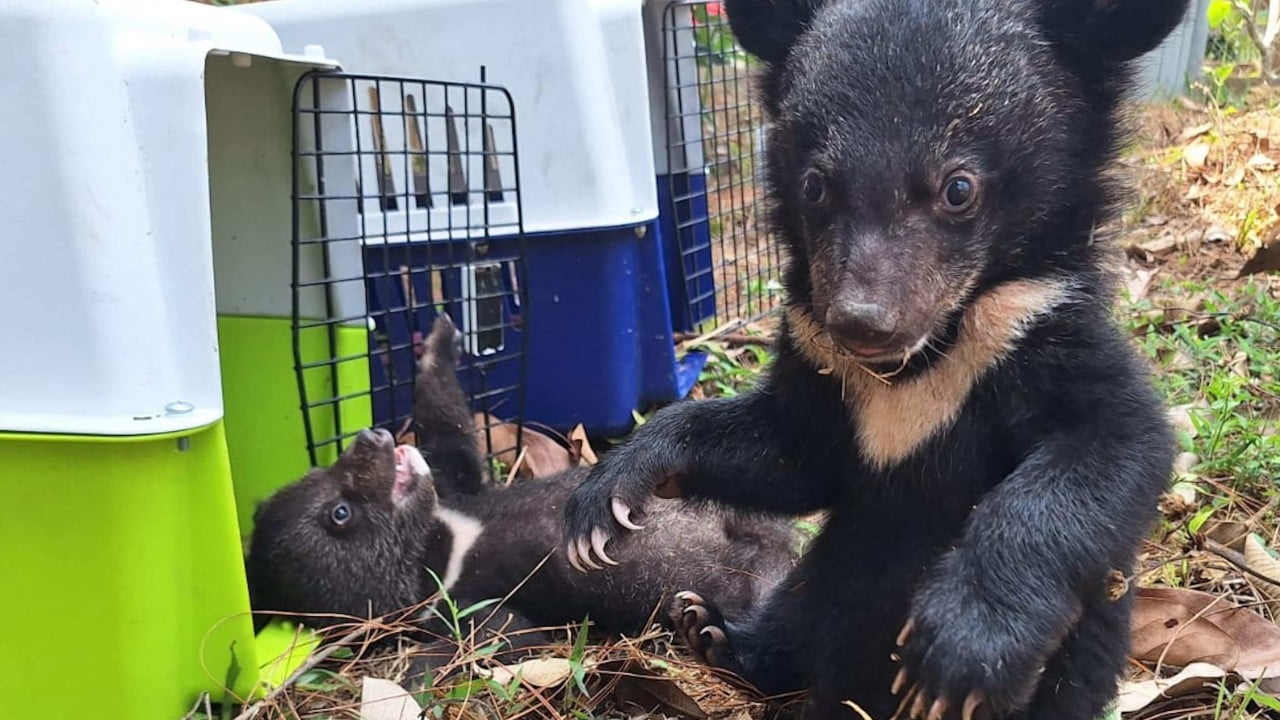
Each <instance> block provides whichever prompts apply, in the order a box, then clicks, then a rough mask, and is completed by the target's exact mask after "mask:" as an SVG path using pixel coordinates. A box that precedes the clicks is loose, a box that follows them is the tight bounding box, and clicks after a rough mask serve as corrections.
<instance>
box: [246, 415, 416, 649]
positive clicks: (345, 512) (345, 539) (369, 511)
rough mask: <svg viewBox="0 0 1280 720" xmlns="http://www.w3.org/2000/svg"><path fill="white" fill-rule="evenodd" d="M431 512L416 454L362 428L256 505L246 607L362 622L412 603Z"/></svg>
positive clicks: (384, 435) (262, 620)
mask: <svg viewBox="0 0 1280 720" xmlns="http://www.w3.org/2000/svg"><path fill="white" fill-rule="evenodd" d="M435 508H436V491H435V485H434V481H433V478H432V475H431V470H430V468H428V466H427V463H426V461H425V460H424V459H423V457H422V454H421V453H420V452H418V450H417V449H416V448H414V447H411V446H408V445H400V446H397V445H396V443H395V440H394V439H393V438H392V436H391V433H389V432H387V431H386V430H382V429H377V430H362V431H360V433H359V434H357V435H356V437H355V438H354V439H353V440H352V442H351V444H350V445H349V446H348V447H347V448H346V450H345V451H343V453H342V455H341V456H340V457H339V458H338V460H337V462H335V463H334V464H333V465H331V466H329V467H323V468H315V469H313V470H311V471H310V472H309V473H307V475H306V476H305V477H303V478H302V479H300V480H298V481H297V482H295V483H292V484H290V485H288V486H286V487H284V488H282V489H281V490H279V491H278V492H276V493H275V494H274V495H272V496H271V497H270V498H268V499H267V500H265V501H264V502H263V503H262V504H261V505H259V506H258V509H257V511H256V512H255V513H254V531H253V537H252V539H251V540H250V547H249V552H248V557H247V558H246V561H245V569H246V573H247V575H248V580H249V591H250V595H251V597H252V604H253V607H254V608H255V609H259V610H264V611H271V610H284V611H288V612H295V613H334V612H338V613H342V614H345V615H351V616H355V617H368V616H370V613H372V614H373V615H374V616H376V615H381V614H384V613H388V612H392V611H394V610H399V609H401V608H405V607H409V606H411V605H413V604H414V603H417V602H419V601H420V600H421V599H422V598H424V597H426V594H425V592H424V587H423V586H422V582H423V579H424V578H425V576H426V575H425V573H424V572H422V568H421V558H422V556H423V553H424V544H425V543H426V542H427V541H428V539H429V530H430V527H431V524H432V514H433V512H434V510H435ZM370 588H376V590H377V592H370V591H369V589H370ZM265 620H266V618H257V619H256V621H257V623H258V625H259V626H261V625H262V624H264V623H265ZM339 620H340V619H339V618H308V622H309V623H310V624H312V625H319V626H323V625H326V624H329V623H330V622H331V621H339Z"/></svg>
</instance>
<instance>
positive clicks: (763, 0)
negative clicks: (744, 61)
mask: <svg viewBox="0 0 1280 720" xmlns="http://www.w3.org/2000/svg"><path fill="white" fill-rule="evenodd" d="M825 4H826V0H726V2H725V12H726V13H727V14H728V15H729V27H730V28H731V29H732V30H733V36H734V37H735V38H737V40H738V44H739V45H741V46H742V49H743V50H746V51H747V52H749V53H751V54H752V55H755V56H756V57H758V58H760V59H761V60H763V61H765V62H767V63H769V64H771V65H773V64H777V63H779V62H781V61H782V60H784V59H786V57H787V52H788V51H789V50H791V46H792V45H794V44H795V41H796V38H798V37H800V35H801V33H803V32H804V30H805V27H807V26H808V24H809V20H811V19H812V18H813V15H814V13H816V12H817V11H818V9H819V8H821V7H822V6H823V5H825Z"/></svg>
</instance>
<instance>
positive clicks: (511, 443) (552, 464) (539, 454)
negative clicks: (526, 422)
mask: <svg viewBox="0 0 1280 720" xmlns="http://www.w3.org/2000/svg"><path fill="white" fill-rule="evenodd" d="M472 419H473V420H474V423H475V435H476V443H477V445H478V446H479V447H480V451H481V452H486V451H487V444H486V442H485V438H486V428H487V436H488V438H489V439H490V440H491V441H492V447H493V448H494V450H495V451H496V452H495V455H494V457H495V458H497V460H498V461H499V462H501V463H502V464H504V465H506V466H507V467H508V468H510V469H511V471H512V474H513V476H514V477H519V478H540V477H548V476H550V475H555V474H558V473H562V472H564V471H566V470H569V469H571V468H572V467H574V463H573V461H572V458H571V457H570V455H569V450H568V448H566V447H565V446H564V445H561V444H560V443H558V442H556V441H555V440H554V439H552V438H551V437H550V436H548V435H546V434H544V433H541V432H538V431H537V430H534V429H533V428H530V427H528V426H525V427H524V429H523V431H522V432H520V437H521V439H522V443H521V445H522V446H521V447H519V448H517V447H516V434H517V432H518V431H520V428H519V426H517V425H516V424H515V423H509V422H502V421H500V420H497V419H495V418H494V417H493V416H492V415H487V414H485V413H475V414H474V415H473V416H472Z"/></svg>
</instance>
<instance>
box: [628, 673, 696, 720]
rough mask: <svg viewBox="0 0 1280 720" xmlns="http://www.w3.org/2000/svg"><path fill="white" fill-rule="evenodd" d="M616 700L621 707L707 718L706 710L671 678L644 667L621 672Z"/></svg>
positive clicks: (662, 713)
mask: <svg viewBox="0 0 1280 720" xmlns="http://www.w3.org/2000/svg"><path fill="white" fill-rule="evenodd" d="M614 700H615V702H617V704H618V706H619V707H626V706H628V705H630V706H634V707H635V708H637V709H639V710H641V711H642V712H645V713H649V714H654V715H657V716H659V717H682V718H694V719H695V720H704V719H705V718H706V717H707V713H706V711H704V710H703V709H702V707H700V706H699V705H698V703H697V701H695V700H694V699H693V698H691V697H689V696H688V694H686V693H685V691H683V690H681V689H680V687H679V686H678V685H676V684H675V682H674V681H672V680H670V679H669V678H664V677H657V676H655V675H652V674H651V673H649V672H648V671H647V670H644V669H643V668H637V667H630V668H627V669H626V672H625V673H621V674H619V675H618V685H617V687H616V688H615V689H614Z"/></svg>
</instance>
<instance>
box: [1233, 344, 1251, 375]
mask: <svg viewBox="0 0 1280 720" xmlns="http://www.w3.org/2000/svg"><path fill="white" fill-rule="evenodd" d="M1230 367H1231V372H1233V373H1235V374H1236V375H1239V376H1240V377H1242V378H1246V379H1247V378H1248V377H1249V356H1248V355H1246V354H1245V352H1244V351H1243V350H1240V351H1237V352H1236V354H1235V355H1232V356H1231V366H1230Z"/></svg>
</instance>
